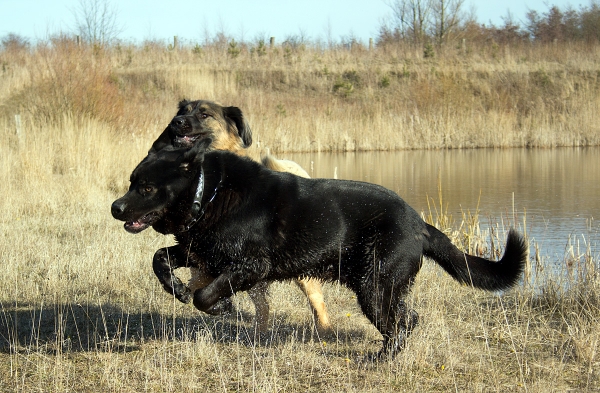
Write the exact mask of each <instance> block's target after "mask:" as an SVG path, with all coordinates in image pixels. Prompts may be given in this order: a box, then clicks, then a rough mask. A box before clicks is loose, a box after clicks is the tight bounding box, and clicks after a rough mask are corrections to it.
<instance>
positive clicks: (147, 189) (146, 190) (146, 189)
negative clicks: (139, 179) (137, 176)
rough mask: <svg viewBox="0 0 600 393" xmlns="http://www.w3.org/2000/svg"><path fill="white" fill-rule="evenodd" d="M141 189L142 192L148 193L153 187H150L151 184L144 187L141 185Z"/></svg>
mask: <svg viewBox="0 0 600 393" xmlns="http://www.w3.org/2000/svg"><path fill="white" fill-rule="evenodd" d="M142 190H143V191H144V194H149V193H151V192H152V191H154V187H152V186H144V187H142Z"/></svg>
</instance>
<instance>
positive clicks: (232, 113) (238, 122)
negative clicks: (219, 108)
mask: <svg viewBox="0 0 600 393" xmlns="http://www.w3.org/2000/svg"><path fill="white" fill-rule="evenodd" d="M223 115H224V116H225V118H226V119H227V123H228V124H232V123H233V125H234V126H235V128H236V130H237V134H238V135H239V136H240V138H242V142H244V147H249V146H250V145H251V144H252V130H251V129H250V125H249V124H248V122H247V121H246V119H245V118H244V114H243V113H242V110H241V109H240V108H238V107H237V106H226V107H224V108H223Z"/></svg>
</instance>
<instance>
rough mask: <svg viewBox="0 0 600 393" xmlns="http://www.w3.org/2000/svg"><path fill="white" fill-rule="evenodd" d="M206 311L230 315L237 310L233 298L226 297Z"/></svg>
mask: <svg viewBox="0 0 600 393" xmlns="http://www.w3.org/2000/svg"><path fill="white" fill-rule="evenodd" d="M204 312H206V313H207V314H210V315H228V314H232V313H234V312H235V307H234V306H233V302H232V301H231V298H228V297H226V298H223V299H221V300H219V301H218V302H216V303H215V304H213V305H212V306H211V307H210V308H209V309H208V310H205V311H204Z"/></svg>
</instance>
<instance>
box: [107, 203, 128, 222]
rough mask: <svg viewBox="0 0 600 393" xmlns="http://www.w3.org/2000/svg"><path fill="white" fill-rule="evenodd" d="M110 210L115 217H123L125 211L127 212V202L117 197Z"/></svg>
mask: <svg viewBox="0 0 600 393" xmlns="http://www.w3.org/2000/svg"><path fill="white" fill-rule="evenodd" d="M110 212H111V213H112V215H113V217H114V218H116V219H118V218H119V217H121V215H122V214H123V212H125V204H124V203H123V202H121V201H120V200H118V199H117V200H116V201H114V202H113V204H112V205H111V207H110Z"/></svg>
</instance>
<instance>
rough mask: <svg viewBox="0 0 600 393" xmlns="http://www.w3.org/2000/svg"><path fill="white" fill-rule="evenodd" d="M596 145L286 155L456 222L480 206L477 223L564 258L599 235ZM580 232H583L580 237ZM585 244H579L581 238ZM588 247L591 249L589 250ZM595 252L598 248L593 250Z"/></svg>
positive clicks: (312, 170) (316, 171)
mask: <svg viewBox="0 0 600 393" xmlns="http://www.w3.org/2000/svg"><path fill="white" fill-rule="evenodd" d="M599 154H600V149H599V148H560V149H501V150H500V149H498V150H494V149H478V150H439V151H399V152H361V153H304V154H287V155H285V157H283V156H282V158H289V159H292V160H294V161H296V162H298V163H299V164H300V165H302V166H303V167H304V168H305V169H306V170H307V171H308V172H309V174H311V176H313V177H329V178H331V177H334V175H337V177H338V178H340V179H354V180H362V181H368V182H372V183H377V184H381V185H383V186H385V187H387V188H389V189H391V190H394V191H395V192H397V193H398V194H399V195H400V196H401V197H402V198H404V199H405V200H406V201H407V202H408V203H409V204H410V205H411V206H413V207H414V208H415V209H416V210H417V211H418V212H421V211H427V210H428V207H427V197H430V198H434V200H435V201H436V203H438V204H439V198H438V184H441V189H442V194H443V201H444V205H445V204H447V207H448V212H449V213H451V214H453V216H454V218H455V219H457V220H460V217H461V210H462V211H471V212H472V213H474V212H475V211H476V210H477V209H479V213H480V217H481V219H480V221H481V222H482V223H483V224H486V225H487V224H490V223H492V224H496V223H498V222H505V223H507V225H508V223H510V224H511V225H512V223H513V221H512V220H513V203H514V211H515V212H516V213H517V226H518V227H519V226H522V224H523V216H524V213H525V212H526V220H527V231H528V234H529V236H530V239H532V240H534V241H535V242H537V243H538V245H539V246H540V251H541V253H542V255H546V256H549V257H551V258H552V259H555V260H557V261H562V260H563V258H564V254H565V250H566V246H567V242H568V239H569V237H570V236H571V237H573V236H576V237H578V239H580V242H581V241H582V240H583V239H585V241H588V242H592V246H593V245H594V244H595V243H597V241H598V240H599V239H600V236H599V234H598V232H599V225H598V223H597V222H595V221H594V217H595V215H596V214H597V212H599V211H600V200H599V198H598V195H600V160H599V159H598V157H599ZM582 235H583V236H582ZM582 247H583V244H582ZM592 249H594V248H592ZM595 249H596V250H597V249H598V247H596V248H595Z"/></svg>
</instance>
